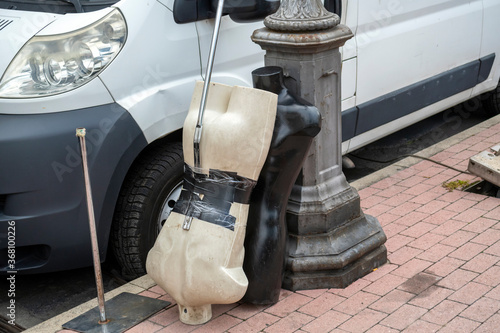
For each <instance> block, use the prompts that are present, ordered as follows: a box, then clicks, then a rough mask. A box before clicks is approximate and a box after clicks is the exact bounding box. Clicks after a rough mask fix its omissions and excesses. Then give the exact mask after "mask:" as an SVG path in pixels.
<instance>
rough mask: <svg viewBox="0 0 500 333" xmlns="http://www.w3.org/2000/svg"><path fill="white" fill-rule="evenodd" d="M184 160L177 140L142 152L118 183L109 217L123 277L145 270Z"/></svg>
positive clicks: (172, 201)
mask: <svg viewBox="0 0 500 333" xmlns="http://www.w3.org/2000/svg"><path fill="white" fill-rule="evenodd" d="M183 173H184V162H183V156H182V145H181V143H178V142H176V143H171V144H167V145H157V146H156V147H153V148H151V149H148V150H147V151H146V152H145V153H143V154H142V155H141V156H139V158H138V159H137V161H136V162H135V163H134V165H133V166H132V168H131V170H130V171H129V174H128V175H127V177H126V179H125V182H124V184H123V186H122V189H121V192H120V196H119V198H118V202H117V205H116V210H115V214H114V220H113V229H112V235H111V237H112V239H111V244H112V247H113V252H114V255H115V257H116V259H117V261H118V263H119V264H120V266H121V268H122V275H123V277H124V278H126V279H135V278H137V277H140V276H142V275H144V274H146V268H145V266H146V258H147V255H148V252H149V250H150V249H151V248H152V247H153V245H154V242H155V240H156V237H157V236H158V233H159V232H160V229H161V227H162V226H163V224H164V223H165V221H166V219H167V217H168V215H169V214H170V212H171V211H172V208H173V206H174V204H175V202H176V201H177V199H178V198H179V195H180V191H181V188H182V179H183Z"/></svg>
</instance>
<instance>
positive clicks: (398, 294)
mask: <svg viewBox="0 0 500 333" xmlns="http://www.w3.org/2000/svg"><path fill="white" fill-rule="evenodd" d="M413 297H415V295H414V294H411V293H407V292H405V291H401V290H393V291H391V292H390V293H388V294H387V295H385V296H384V297H382V298H381V299H379V300H378V301H376V302H375V303H373V304H371V305H370V306H369V308H370V309H373V310H377V311H380V312H384V313H388V314H389V313H392V312H394V311H395V310H397V309H398V308H400V307H401V306H402V305H404V304H406V303H407V302H408V301H409V300H410V299H412V298H413Z"/></svg>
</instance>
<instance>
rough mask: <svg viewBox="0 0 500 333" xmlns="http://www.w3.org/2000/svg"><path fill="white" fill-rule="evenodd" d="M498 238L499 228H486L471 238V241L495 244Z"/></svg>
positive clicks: (499, 238)
mask: <svg viewBox="0 0 500 333" xmlns="http://www.w3.org/2000/svg"><path fill="white" fill-rule="evenodd" d="M499 240H500V230H497V229H488V230H485V231H484V232H482V233H481V234H480V235H478V236H477V237H476V238H474V239H473V240H471V242H473V243H478V244H483V245H488V246H489V245H493V244H495V243H496V242H497V241H499Z"/></svg>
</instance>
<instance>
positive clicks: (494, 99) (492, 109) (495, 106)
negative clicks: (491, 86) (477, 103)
mask: <svg viewBox="0 0 500 333" xmlns="http://www.w3.org/2000/svg"><path fill="white" fill-rule="evenodd" d="M481 100H482V103H483V107H484V109H485V110H486V112H487V113H488V114H489V115H492V116H496V115H497V114H500V85H498V86H497V87H496V88H495V90H493V91H490V92H487V93H485V94H483V95H482V98H481Z"/></svg>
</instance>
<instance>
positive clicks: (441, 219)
mask: <svg viewBox="0 0 500 333" xmlns="http://www.w3.org/2000/svg"><path fill="white" fill-rule="evenodd" d="M457 215H458V213H456V212H450V211H449V210H440V211H438V212H436V213H434V214H431V215H429V216H428V217H426V218H425V219H424V220H423V221H424V222H428V223H432V224H436V225H442V224H444V223H445V222H447V221H450V220H451V219H452V218H453V217H455V216H457Z"/></svg>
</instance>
